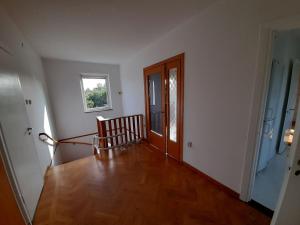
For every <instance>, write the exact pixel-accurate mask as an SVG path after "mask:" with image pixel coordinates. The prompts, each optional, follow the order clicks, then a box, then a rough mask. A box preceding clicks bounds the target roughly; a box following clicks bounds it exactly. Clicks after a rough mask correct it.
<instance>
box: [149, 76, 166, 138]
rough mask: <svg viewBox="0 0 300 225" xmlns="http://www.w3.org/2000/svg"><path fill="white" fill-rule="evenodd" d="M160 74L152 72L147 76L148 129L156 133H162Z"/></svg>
mask: <svg viewBox="0 0 300 225" xmlns="http://www.w3.org/2000/svg"><path fill="white" fill-rule="evenodd" d="M161 87H162V85H161V76H160V74H152V75H150V76H149V94H150V96H149V97H150V99H149V100H150V122H151V123H150V126H151V127H150V129H151V130H152V131H154V132H155V133H157V134H160V135H162V131H163V130H162V127H163V126H162V122H163V120H162V119H163V118H162V112H161V107H162V105H161V104H162V102H161Z"/></svg>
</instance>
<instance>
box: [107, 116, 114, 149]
mask: <svg viewBox="0 0 300 225" xmlns="http://www.w3.org/2000/svg"><path fill="white" fill-rule="evenodd" d="M107 122H108V128H109V136H113V132H112V128H111V120H108V121H107ZM109 140H110V146H111V147H113V146H114V139H113V138H110V139H109Z"/></svg>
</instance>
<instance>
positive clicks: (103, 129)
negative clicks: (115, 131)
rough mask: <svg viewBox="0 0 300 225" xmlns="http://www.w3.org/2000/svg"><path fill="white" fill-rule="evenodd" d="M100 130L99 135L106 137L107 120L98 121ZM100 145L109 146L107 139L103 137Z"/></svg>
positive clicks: (102, 146)
mask: <svg viewBox="0 0 300 225" xmlns="http://www.w3.org/2000/svg"><path fill="white" fill-rule="evenodd" d="M98 132H99V137H106V136H107V132H106V123H105V121H99V122H98ZM99 145H100V147H101V148H107V146H108V145H107V140H106V139H101V140H100V141H99Z"/></svg>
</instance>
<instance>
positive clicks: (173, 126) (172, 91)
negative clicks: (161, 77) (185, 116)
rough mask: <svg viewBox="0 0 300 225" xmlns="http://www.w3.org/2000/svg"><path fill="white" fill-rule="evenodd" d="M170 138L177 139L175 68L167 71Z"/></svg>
mask: <svg viewBox="0 0 300 225" xmlns="http://www.w3.org/2000/svg"><path fill="white" fill-rule="evenodd" d="M169 104H170V121H169V122H170V127H169V132H170V140H171V141H174V142H176V141H177V68H173V69H170V71H169Z"/></svg>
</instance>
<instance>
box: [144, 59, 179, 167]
mask: <svg viewBox="0 0 300 225" xmlns="http://www.w3.org/2000/svg"><path fill="white" fill-rule="evenodd" d="M174 60H179V61H180V71H179V73H178V75H179V77H180V81H181V82H180V93H179V98H178V99H179V101H180V102H181V104H180V106H179V115H178V119H179V126H178V142H179V146H180V157H179V162H182V161H183V124H184V53H181V54H178V55H176V56H173V57H171V58H168V59H165V60H163V61H160V62H158V63H155V64H153V65H150V66H147V67H145V68H144V70H143V72H144V95H145V118H146V140H147V141H148V137H149V126H150V124H149V121H150V120H149V119H150V115H149V108H148V96H147V90H146V87H147V83H146V82H147V77H146V75H145V73H147V72H149V70H152V69H153V68H155V67H158V66H164V73H166V67H165V64H166V63H169V62H172V61H174ZM163 85H165V83H163ZM165 114H166V115H167V112H165ZM167 121H168V118H167V116H165V124H167ZM164 129H165V127H164ZM166 137H167V135H166ZM166 148H167V146H166Z"/></svg>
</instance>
